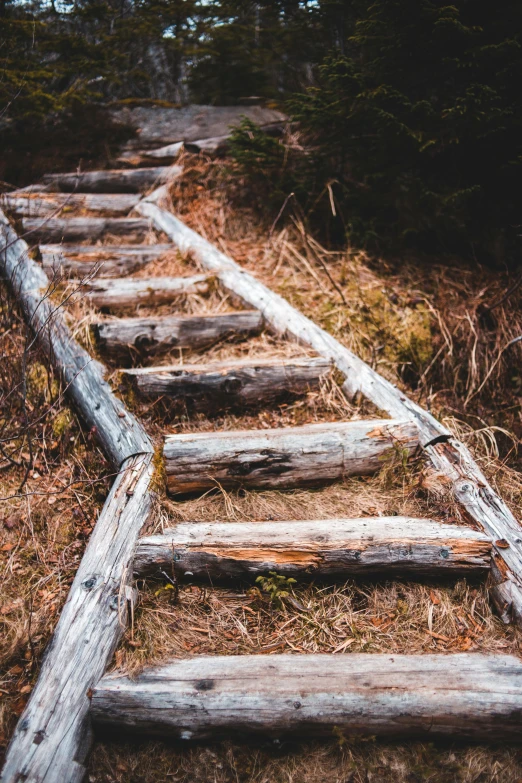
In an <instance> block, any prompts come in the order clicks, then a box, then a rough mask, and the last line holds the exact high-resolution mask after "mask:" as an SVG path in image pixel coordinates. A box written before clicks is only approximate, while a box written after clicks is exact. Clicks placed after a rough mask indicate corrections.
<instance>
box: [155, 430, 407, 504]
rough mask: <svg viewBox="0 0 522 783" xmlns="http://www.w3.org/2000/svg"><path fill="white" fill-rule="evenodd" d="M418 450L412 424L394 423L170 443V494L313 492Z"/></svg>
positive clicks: (201, 436) (194, 437)
mask: <svg viewBox="0 0 522 783" xmlns="http://www.w3.org/2000/svg"><path fill="white" fill-rule="evenodd" d="M417 446H418V429H417V427H416V425H415V424H414V423H413V422H408V421H396V420H391V419H376V420H370V421H349V422H333V423H327V424H307V425H305V426H302V427H285V428H281V429H272V430H233V431H227V432H204V433H188V434H182V435H167V436H166V438H165V444H164V447H163V455H164V458H165V469H166V475H167V487H168V489H169V491H170V492H173V493H189V492H200V491H206V490H208V489H212V488H215V487H217V486H218V485H220V486H222V487H224V488H225V489H226V488H233V487H251V488H261V487H265V488H266V487H270V488H280V489H283V488H285V489H286V488H291V487H307V486H308V487H315V486H321V485H323V484H326V483H331V482H333V481H339V480H342V479H343V478H344V477H346V476H351V475H365V474H371V473H375V472H376V471H378V470H379V468H381V467H382V466H383V465H384V464H385V462H386V460H387V459H388V458H393V457H394V455H396V454H401V455H403V454H405V453H406V454H408V455H410V454H412V452H413V451H414V450H415V449H416V448H417Z"/></svg>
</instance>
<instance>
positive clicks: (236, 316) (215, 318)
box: [92, 310, 263, 355]
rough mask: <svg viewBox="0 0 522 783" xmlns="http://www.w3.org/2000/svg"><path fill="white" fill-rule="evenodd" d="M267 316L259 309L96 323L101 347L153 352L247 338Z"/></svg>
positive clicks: (113, 351) (120, 351) (115, 351)
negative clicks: (228, 339) (264, 316)
mask: <svg viewBox="0 0 522 783" xmlns="http://www.w3.org/2000/svg"><path fill="white" fill-rule="evenodd" d="M262 327H263V316H262V315H261V313H260V312H259V311H258V310H240V311H237V312H232V313H217V314H213V315H184V316H182V315H180V316H164V317H158V318H118V319H115V320H113V321H99V322H97V323H95V324H93V325H92V329H93V333H94V336H95V338H96V340H97V343H98V345H99V346H100V348H101V349H103V350H104V351H106V352H107V353H109V354H115V355H118V354H119V355H121V354H123V355H125V354H128V353H129V352H131V351H134V352H136V353H141V354H146V355H148V354H152V353H158V352H161V351H168V350H171V349H172V348H193V349H195V348H202V347H205V346H208V345H212V344H213V343H215V342H217V341H219V340H224V339H227V338H236V339H244V338H245V337H249V336H252V335H255V334H258V333H259V332H260V331H261V329H262Z"/></svg>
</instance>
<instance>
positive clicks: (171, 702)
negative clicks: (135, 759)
mask: <svg viewBox="0 0 522 783" xmlns="http://www.w3.org/2000/svg"><path fill="white" fill-rule="evenodd" d="M521 698H522V662H521V661H520V660H519V659H518V658H517V657H515V656H512V655H482V654H478V653H453V654H450V655H441V654H438V655H437V654H435V655H404V654H402V655H401V654H396V653H394V654H379V653H350V654H347V655H335V654H315V655H310V654H302V655H298V656H296V655H292V654H286V653H283V654H279V655H242V656H232V655H231V656H196V657H193V658H189V659H187V660H177V661H174V662H172V663H167V664H165V665H163V666H158V667H154V668H148V669H145V670H144V671H143V672H142V673H141V674H139V675H138V676H137V677H136V678H135V679H131V678H129V677H126V676H122V674H121V673H120V672H115V673H113V674H109V675H105V677H103V678H102V680H101V681H100V683H99V684H98V685H97V686H96V687H95V688H94V690H93V695H92V702H91V717H92V718H93V721H94V724H95V726H98V727H107V726H113V727H118V728H119V729H127V730H129V731H139V732H142V733H143V732H145V733H153V734H165V735H168V736H169V737H170V738H175V739H183V740H189V739H194V740H201V739H210V738H216V737H220V736H231V737H233V738H234V739H235V738H236V737H237V735H238V734H240V735H241V734H268V735H275V736H280V735H282V734H296V735H299V736H303V735H305V734H306V735H312V736H313V737H316V736H320V735H322V736H330V737H331V736H332V735H333V734H334V733H335V732H336V731H337V732H339V731H342V732H343V733H346V734H347V735H358V734H363V735H364V734H366V735H382V736H397V735H399V736H408V735H414V736H424V737H432V736H447V737H450V738H452V739H453V738H454V737H460V738H468V739H479V738H481V739H485V740H487V741H489V742H491V741H492V740H496V739H498V740H502V741H506V740H511V741H518V742H519V741H520V704H521Z"/></svg>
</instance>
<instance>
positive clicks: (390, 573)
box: [134, 517, 491, 583]
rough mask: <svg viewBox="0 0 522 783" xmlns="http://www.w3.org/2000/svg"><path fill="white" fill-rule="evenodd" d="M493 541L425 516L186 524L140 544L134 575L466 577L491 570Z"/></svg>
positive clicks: (241, 577)
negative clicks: (166, 573)
mask: <svg viewBox="0 0 522 783" xmlns="http://www.w3.org/2000/svg"><path fill="white" fill-rule="evenodd" d="M490 555H491V541H490V539H489V537H488V536H486V535H485V534H484V533H479V532H477V531H475V530H470V528H468V527H458V526H457V525H444V524H441V523H439V522H434V521H433V520H430V519H414V518H412V517H376V518H371V517H369V518H365V519H319V520H307V521H299V522H296V521H292V522H225V523H222V522H188V523H181V524H178V525H176V527H174V528H172V529H171V530H165V531H164V532H163V534H162V535H155V536H147V537H146V538H141V539H140V540H139V542H138V548H137V551H136V558H135V560H134V572H135V574H136V575H137V576H143V575H145V574H150V575H152V576H153V575H155V574H156V575H157V574H159V573H160V572H161V571H167V572H169V573H170V572H172V573H173V574H174V575H175V576H176V577H177V578H178V579H182V578H183V577H184V575H185V573H187V572H188V573H189V574H190V579H193V578H196V579H205V580H210V582H211V583H213V582H214V581H216V580H221V579H224V580H227V579H244V578H250V579H252V578H254V577H256V576H258V575H259V574H267V573H268V572H269V571H277V573H278V574H282V575H283V576H287V577H289V576H293V577H296V576H297V577H299V578H300V579H303V578H314V579H316V578H318V577H319V578H325V577H349V576H367V575H376V574H379V575H380V574H382V575H384V576H386V577H397V576H404V577H406V578H412V577H416V576H418V577H428V576H429V577H434V578H440V577H444V576H451V577H457V576H470V575H477V574H481V573H482V574H484V573H487V572H488V571H489V568H490V560H491V558H490Z"/></svg>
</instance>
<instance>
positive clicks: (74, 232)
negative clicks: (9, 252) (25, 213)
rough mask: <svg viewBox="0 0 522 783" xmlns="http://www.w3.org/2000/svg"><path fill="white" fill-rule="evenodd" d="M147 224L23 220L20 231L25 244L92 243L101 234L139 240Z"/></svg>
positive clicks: (138, 221)
mask: <svg viewBox="0 0 522 783" xmlns="http://www.w3.org/2000/svg"><path fill="white" fill-rule="evenodd" d="M150 228H151V226H150V221H149V220H147V219H145V218H94V217H73V218H49V219H47V220H42V218H23V219H22V229H23V232H24V234H28V237H27V238H28V239H29V242H34V241H38V242H62V241H63V242H79V241H81V240H82V239H90V240H93V241H94V240H96V239H100V238H101V237H102V236H103V235H104V234H116V235H118V236H125V235H126V234H138V235H139V236H141V237H143V236H144V235H145V234H147V233H148V232H149V231H150Z"/></svg>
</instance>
